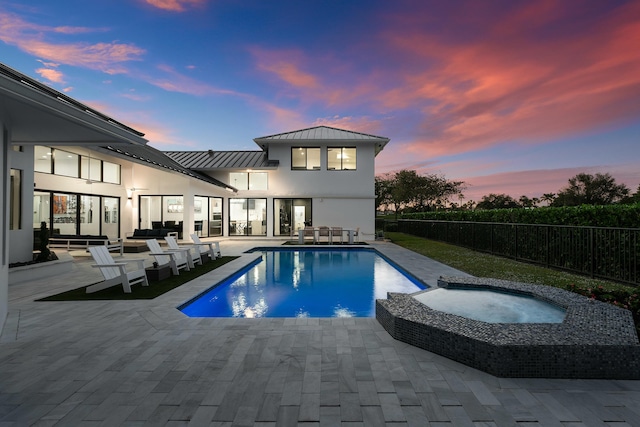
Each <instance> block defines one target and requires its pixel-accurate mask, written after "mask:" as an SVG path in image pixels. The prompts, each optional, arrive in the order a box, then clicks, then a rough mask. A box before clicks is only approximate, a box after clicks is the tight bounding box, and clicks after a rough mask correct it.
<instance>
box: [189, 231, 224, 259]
mask: <svg viewBox="0 0 640 427" xmlns="http://www.w3.org/2000/svg"><path fill="white" fill-rule="evenodd" d="M191 240H193V244H194V245H195V246H196V247H197V248H198V250H199V251H200V255H202V254H209V258H211V260H212V261H213V260H214V259H216V258H220V257H221V256H222V254H221V253H220V242H203V241H201V240H200V237H198V235H197V234H195V233H194V234H192V235H191Z"/></svg>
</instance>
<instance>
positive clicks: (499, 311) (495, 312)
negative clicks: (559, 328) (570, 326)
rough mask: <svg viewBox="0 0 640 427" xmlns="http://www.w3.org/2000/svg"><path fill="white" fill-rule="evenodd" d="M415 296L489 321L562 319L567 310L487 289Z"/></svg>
mask: <svg viewBox="0 0 640 427" xmlns="http://www.w3.org/2000/svg"><path fill="white" fill-rule="evenodd" d="M413 297H414V298H415V299H417V300H418V301H420V302H421V303H423V304H425V305H426V306H428V307H429V308H432V309H434V310H438V311H443V312H445V313H449V314H455V315H458V316H462V317H466V318H468V319H473V320H480V321H482V322H487V323H561V322H562V321H563V320H564V317H565V314H566V310H565V309H564V308H561V307H558V306H556V305H553V304H549V303H547V302H544V301H541V300H539V299H537V298H534V297H530V296H526V295H516V294H513V293H508V292H498V291H492V290H487V289H468V288H465V289H447V288H440V289H434V290H432V291H428V292H421V293H419V294H417V295H414V296H413Z"/></svg>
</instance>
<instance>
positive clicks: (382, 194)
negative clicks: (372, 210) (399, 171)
mask: <svg viewBox="0 0 640 427" xmlns="http://www.w3.org/2000/svg"><path fill="white" fill-rule="evenodd" d="M392 188H393V176H392V175H390V174H384V175H382V176H376V177H375V192H376V210H378V209H380V208H381V207H383V206H384V208H385V209H387V208H388V207H389V205H391V204H393V196H392V194H391V190H392Z"/></svg>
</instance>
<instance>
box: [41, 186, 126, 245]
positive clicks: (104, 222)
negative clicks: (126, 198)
mask: <svg viewBox="0 0 640 427" xmlns="http://www.w3.org/2000/svg"><path fill="white" fill-rule="evenodd" d="M119 206H120V198H118V197H102V196H93V195H89V194H73V193H54V192H50V191H34V192H33V228H34V230H35V229H40V223H42V222H45V223H46V224H47V226H48V227H49V228H50V230H51V233H52V234H78V235H82V234H90V235H105V236H108V237H110V238H116V237H119V236H120V215H119V213H118V211H119Z"/></svg>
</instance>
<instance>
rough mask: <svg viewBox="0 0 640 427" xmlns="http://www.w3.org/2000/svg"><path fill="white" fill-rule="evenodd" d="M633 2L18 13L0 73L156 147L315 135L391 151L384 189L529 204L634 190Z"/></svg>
mask: <svg viewBox="0 0 640 427" xmlns="http://www.w3.org/2000/svg"><path fill="white" fill-rule="evenodd" d="M638 46H640V2H638V1H616V0H610V1H607V2H595V1H589V0H584V1H582V0H571V1H564V0H535V1H520V2H512V1H507V0H495V1H486V2H480V1H475V0H469V1H449V2H443V1H436V0H425V1H394V2H387V1H348V2H345V1H273V2H265V1H226V0H217V1H213V0H211V1H208V0H128V1H125V0H111V1H108V2H107V1H100V2H86V1H71V0H56V1H55V2H51V1H49V0H46V1H45V0H27V1H21V2H17V1H12V0H9V1H8V2H3V3H2V4H1V5H0V61H1V62H3V63H5V64H7V65H8V66H10V67H12V68H15V69H17V70H19V71H21V72H23V73H25V74H27V75H29V76H32V77H34V78H37V79H38V80H40V81H42V82H43V83H45V84H47V85H50V86H52V87H54V88H55V89H57V90H60V91H63V92H65V93H67V94H68V95H69V96H71V97H73V98H75V99H77V100H79V101H81V102H84V103H86V104H88V105H91V106H92V107H94V108H96V109H98V110H100V111H102V112H104V113H106V114H108V115H111V116H112V117H113V118H115V119H116V120H118V121H121V122H123V123H125V124H127V125H129V126H131V127H133V128H135V129H137V130H140V131H141V132H144V133H145V134H146V137H147V139H149V143H150V145H152V146H154V147H156V148H158V149H161V150H207V149H214V150H255V149H257V146H256V145H255V144H254V143H253V138H256V137H260V136H265V135H270V134H274V133H280V132H286V131H291V130H296V129H301V128H306V127H310V126H317V125H328V126H335V127H339V128H344V129H351V130H355V131H359V132H365V133H371V134H375V135H380V136H385V137H388V138H390V139H391V142H390V143H389V144H388V145H387V147H386V148H385V150H384V151H383V152H382V153H381V154H380V155H379V156H378V157H377V159H376V172H377V173H379V174H382V173H389V172H394V171H397V170H400V169H416V170H417V171H418V172H419V173H437V174H442V175H444V176H445V177H446V178H448V179H455V180H463V181H465V182H466V183H467V185H468V188H467V190H465V196H466V198H467V199H475V200H479V199H480V198H481V196H482V195H485V194H489V193H506V194H510V195H511V196H513V197H515V198H518V197H519V196H521V195H527V196H528V197H539V196H540V195H542V194H543V193H548V192H557V191H558V190H559V189H561V188H562V187H563V186H564V185H566V183H567V180H568V179H569V178H570V177H572V176H574V175H575V174H577V173H580V172H588V173H596V172H602V173H604V172H607V173H611V174H612V175H613V176H614V177H615V178H616V180H617V181H618V182H622V183H625V184H627V185H628V186H629V187H630V188H631V189H632V190H634V191H635V190H636V189H637V188H638V184H640V168H639V167H638V166H639V165H640V143H639V142H640V141H639V135H640V73H639V72H638V70H640V49H639V48H638Z"/></svg>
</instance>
